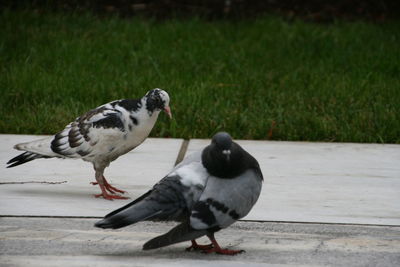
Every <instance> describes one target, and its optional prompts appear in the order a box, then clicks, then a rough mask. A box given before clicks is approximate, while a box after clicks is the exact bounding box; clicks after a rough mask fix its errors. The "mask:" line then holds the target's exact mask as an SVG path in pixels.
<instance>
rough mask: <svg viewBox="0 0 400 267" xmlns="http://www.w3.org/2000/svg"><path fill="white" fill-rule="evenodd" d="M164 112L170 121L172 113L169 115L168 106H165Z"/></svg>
mask: <svg viewBox="0 0 400 267" xmlns="http://www.w3.org/2000/svg"><path fill="white" fill-rule="evenodd" d="M164 111H165V113H167V114H168V117H169V118H170V119H172V113H171V109H170V108H169V106H166V107H165V108H164Z"/></svg>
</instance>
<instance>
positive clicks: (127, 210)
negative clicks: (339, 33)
mask: <svg viewBox="0 0 400 267" xmlns="http://www.w3.org/2000/svg"><path fill="white" fill-rule="evenodd" d="M262 181H263V175H262V173H261V169H260V166H259V164H258V162H257V160H256V159H255V158H254V157H252V156H251V155H250V154H249V153H248V152H246V151H245V150H244V149H243V148H242V147H241V146H239V145H238V144H237V143H235V142H233V141H232V138H231V137H230V135H229V134H228V133H225V132H220V133H217V134H216V135H215V136H214V137H213V138H212V142H211V144H210V145H208V146H207V147H206V148H205V149H203V150H202V151H198V152H195V153H193V154H191V155H189V156H188V157H187V158H185V160H184V161H182V162H181V163H180V164H178V165H177V166H176V167H175V168H174V169H173V170H172V171H171V172H170V173H169V174H168V175H167V176H166V177H165V178H163V179H162V180H161V181H160V182H158V183H157V184H156V185H154V187H153V188H152V189H151V190H150V191H148V192H147V193H145V194H144V195H142V196H141V197H139V198H137V199H136V200H134V201H133V202H131V203H129V204H127V205H126V206H124V207H122V208H120V209H117V210H115V211H113V212H111V213H110V214H108V215H106V216H105V217H104V218H103V219H102V220H100V221H98V222H97V223H96V224H95V226H96V227H101V228H113V229H117V228H121V227H124V226H127V225H130V224H133V223H136V222H139V221H145V220H150V221H169V220H175V221H180V222H181V223H180V224H179V225H177V226H176V227H175V228H173V229H172V230H170V231H169V232H168V233H166V234H164V235H161V236H158V237H155V238H153V239H151V240H150V241H148V242H147V243H145V244H144V246H143V249H144V250H148V249H155V248H160V247H164V246H168V245H171V244H175V243H179V242H183V241H189V240H191V242H192V245H191V246H190V247H188V248H187V250H191V249H195V250H202V251H203V252H205V253H211V252H216V253H219V254H229V255H235V254H237V253H240V252H242V250H229V249H222V248H221V247H220V246H219V245H218V243H217V241H216V240H215V238H214V233H215V232H217V231H219V230H220V229H223V228H226V227H228V226H229V225H231V224H233V223H234V222H236V221H237V220H239V219H240V218H243V217H244V216H246V215H247V214H248V213H249V212H250V210H251V208H252V207H253V205H254V204H255V203H256V201H257V199H258V197H259V195H260V192H261V186H262ZM204 235H207V236H208V238H209V239H210V240H211V244H208V245H199V244H197V242H196V239H197V238H200V237H202V236H204Z"/></svg>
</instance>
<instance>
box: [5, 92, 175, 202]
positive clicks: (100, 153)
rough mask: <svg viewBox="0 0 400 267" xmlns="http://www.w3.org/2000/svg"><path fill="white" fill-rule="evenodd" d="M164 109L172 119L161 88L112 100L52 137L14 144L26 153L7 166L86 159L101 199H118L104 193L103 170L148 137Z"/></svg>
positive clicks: (166, 97)
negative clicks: (51, 160)
mask: <svg viewBox="0 0 400 267" xmlns="http://www.w3.org/2000/svg"><path fill="white" fill-rule="evenodd" d="M161 110H165V111H166V112H167V113H168V115H169V116H171V113H170V109H169V96H168V94H167V92H165V91H164V90H161V89H158V88H156V89H153V90H151V91H149V92H147V94H146V95H145V96H144V97H142V98H140V99H122V100H116V101H112V102H110V103H107V104H104V105H102V106H99V107H97V108H95V109H92V110H90V111H88V112H87V113H85V114H83V115H82V116H80V117H78V118H76V119H75V120H74V121H73V122H71V123H69V124H68V125H67V126H66V127H65V128H64V129H63V130H62V131H60V132H58V133H57V134H56V135H54V136H52V137H48V138H44V139H41V140H36V141H32V142H27V143H21V144H17V145H15V147H14V148H15V149H18V150H24V151H26V152H25V153H23V154H21V155H19V156H17V157H15V158H13V159H11V160H10V161H9V162H8V163H7V164H10V165H9V166H8V167H14V166H17V165H20V164H23V163H26V162H28V161H31V160H33V159H37V158H52V157H58V158H78V159H83V160H84V161H89V162H92V163H93V166H94V169H95V171H96V181H97V183H99V185H100V187H101V189H102V194H101V196H103V197H105V198H109V199H110V198H119V197H113V196H116V195H109V194H107V192H106V191H105V190H104V189H107V190H108V188H107V187H108V186H109V184H108V183H107V181H106V180H105V178H104V176H103V172H104V169H105V168H106V167H107V166H109V164H110V162H111V161H114V160H116V159H117V158H118V157H119V156H121V155H123V154H125V153H127V152H129V151H131V150H132V149H134V148H135V147H137V146H138V145H140V144H141V143H142V142H143V141H144V140H145V139H146V138H147V136H148V135H149V133H150V131H151V129H152V128H153V126H154V124H155V122H156V121H157V117H158V114H159V112H160V111H161ZM102 186H105V188H103V187H102ZM109 188H110V189H111V190H108V191H109V192H110V193H115V192H113V191H117V192H121V193H122V192H123V191H121V190H118V189H116V188H113V187H111V186H110V187H109ZM113 189H114V190H113ZM121 198H122V197H121Z"/></svg>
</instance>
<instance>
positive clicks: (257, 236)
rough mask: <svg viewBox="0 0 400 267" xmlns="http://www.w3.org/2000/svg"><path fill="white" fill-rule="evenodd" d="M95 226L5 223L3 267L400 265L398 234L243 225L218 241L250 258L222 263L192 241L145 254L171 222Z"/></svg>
mask: <svg viewBox="0 0 400 267" xmlns="http://www.w3.org/2000/svg"><path fill="white" fill-rule="evenodd" d="M95 221H96V220H93V219H66V218H0V236H1V238H0V260H1V266H61V267H62V266H68V267H71V266H223V267H224V266H400V227H388V226H355V225H340V226H338V225H326V224H325V225H324V224H301V223H268V222H264V223H257V222H238V223H236V224H234V225H232V226H231V227H229V228H227V229H224V230H221V231H220V232H218V233H217V234H216V238H217V240H218V242H219V243H220V245H221V246H223V247H228V248H231V249H243V250H246V253H242V254H239V255H236V256H223V255H215V254H211V255H207V254H202V253H199V252H186V251H185V250H184V248H185V247H187V246H188V245H189V242H184V243H180V244H176V245H172V246H169V247H165V248H162V249H157V250H152V251H142V245H143V244H144V243H145V242H146V241H147V240H149V239H151V238H153V237H155V236H157V235H159V234H162V233H165V232H167V231H168V230H169V229H171V228H172V227H173V225H174V224H173V223H151V222H142V223H138V224H136V225H132V226H130V227H126V228H123V229H121V230H110V231H109V230H107V231H106V230H101V229H97V228H94V227H93V224H94V222H95ZM206 242H207V239H204V238H202V239H201V240H200V243H206Z"/></svg>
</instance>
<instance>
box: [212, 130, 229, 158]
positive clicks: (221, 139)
mask: <svg viewBox="0 0 400 267" xmlns="http://www.w3.org/2000/svg"><path fill="white" fill-rule="evenodd" d="M232 144H233V141H232V137H231V136H230V135H229V134H228V133H226V132H219V133H217V134H216V135H214V136H213V138H212V140H211V145H212V146H214V151H215V153H217V154H220V156H221V157H222V158H224V159H225V160H226V161H229V160H230V157H231V153H232V151H231V149H232Z"/></svg>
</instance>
